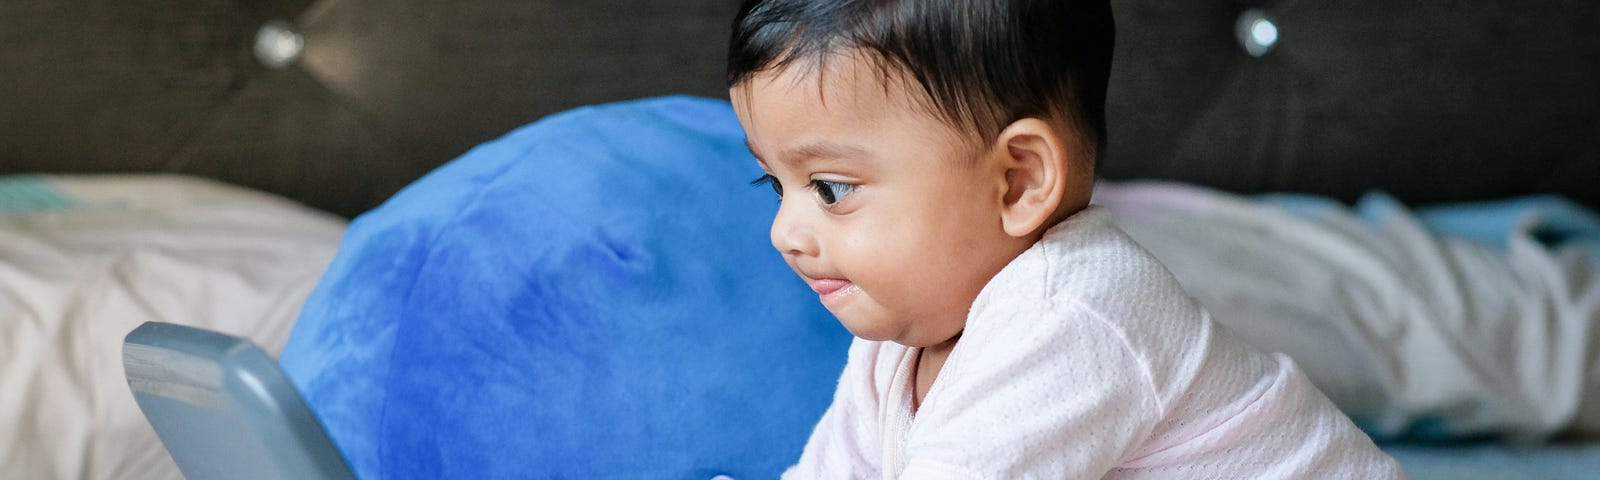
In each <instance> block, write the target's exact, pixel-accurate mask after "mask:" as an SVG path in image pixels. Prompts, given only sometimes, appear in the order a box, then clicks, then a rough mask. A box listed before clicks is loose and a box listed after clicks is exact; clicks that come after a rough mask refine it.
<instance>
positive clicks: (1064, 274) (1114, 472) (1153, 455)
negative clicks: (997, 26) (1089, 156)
mask: <svg viewBox="0 0 1600 480" xmlns="http://www.w3.org/2000/svg"><path fill="white" fill-rule="evenodd" d="M917 353H918V349H916V348H909V347H905V346H901V345H898V344H895V343H891V342H873V341H865V340H859V339H858V340H856V341H855V343H854V344H853V345H851V347H850V358H849V363H848V364H847V365H846V366H845V371H844V375H843V376H842V378H840V379H839V388H838V390H837V391H836V392H835V394H834V400H833V404H832V405H831V406H830V407H829V408H828V411H827V413H826V414H824V415H823V417H822V420H821V422H820V423H818V424H817V427H816V430H815V431H814V432H813V433H812V435H811V439H810V441H809V442H808V443H807V444H806V447H805V451H804V453H803V454H802V455H801V457H800V462H799V464H797V465H795V466H794V467H792V468H790V469H789V471H788V472H786V473H784V478H785V479H846V478H885V479H893V478H907V479H917V480H922V479H942V478H960V479H979V478H995V479H1013V478H1050V479H1062V478H1073V479H1077V478H1163V479H1165V478H1252V479H1259V478H1285V479H1289V478H1294V479H1299V478H1351V479H1386V478H1404V474H1403V473H1402V472H1401V471H1400V467H1399V465H1398V464H1397V463H1395V461H1394V460H1393V459H1391V458H1389V456H1387V455H1385V454H1384V453H1383V452H1381V451H1379V450H1378V449H1377V447H1375V446H1374V445H1373V444H1372V441H1371V440H1370V439H1368V438H1367V436H1366V435H1365V434H1363V433H1361V431H1360V430H1357V429H1356V428H1355V426H1354V425H1353V424H1351V423H1350V420H1349V419H1348V418H1346V417H1345V416H1344V415H1343V414H1341V413H1340V412H1339V411H1338V410H1337V409H1335V408H1334V406H1333V404H1332V403H1331V402H1329V401H1328V399H1327V398H1326V397H1324V396H1323V395H1322V393H1321V392H1319V391H1317V389H1316V387H1314V386H1312V385H1311V383H1310V382H1309V381H1307V380H1306V378H1305V376H1304V375H1302V374H1301V373H1300V371H1299V370H1298V369H1297V368H1296V367H1295V365H1294V363H1293V362H1292V361H1291V360H1290V359H1289V358H1288V357H1287V356H1284V355H1282V354H1272V355H1269V354H1265V353H1261V352H1258V351H1256V350H1253V349H1251V348H1250V347H1248V346H1246V345H1245V344H1244V343H1242V342H1240V341H1239V340H1238V339H1236V338H1235V337H1234V336H1233V335H1232V334H1231V333H1229V332H1228V331H1227V330H1226V329H1225V328H1223V327H1221V326H1219V325H1217V324H1216V323H1214V322H1212V321H1211V319H1210V317H1209V316H1208V314H1207V313H1206V311H1205V310H1204V309H1203V308H1201V307H1200V305H1199V304H1197V303H1196V302H1195V301H1194V300H1193V299H1191V298H1189V296H1187V295H1186V294H1185V293H1184V292H1183V290H1182V289H1181V288H1180V287H1179V286H1178V283H1177V281H1176V280H1174V279H1173V277H1172V275H1171V274H1169V273H1168V272H1167V270H1166V269H1165V268H1163V267H1162V266H1161V265H1160V264H1159V263H1157V262H1156V260H1155V259H1154V258H1152V257H1151V256H1150V254H1148V253H1146V252H1145V251H1144V249H1142V248H1140V247H1139V246H1138V245H1137V244H1135V243H1134V242H1133V241H1132V240H1130V239H1129V238H1128V237H1127V236H1126V235H1125V234H1123V233H1122V231H1121V230H1119V229H1117V227H1116V226H1114V225H1113V224H1112V222H1111V219H1110V216H1109V214H1107V213H1106V212H1105V211H1104V210H1102V209H1101V208H1099V207H1090V208H1088V209H1086V210H1084V211H1083V212H1080V213H1078V214H1076V215H1073V216H1072V217H1071V218H1069V219H1067V220H1066V221H1064V222H1062V223H1061V224H1060V225H1057V226H1055V227H1052V228H1051V229H1050V231H1048V232H1047V233H1046V234H1045V236H1044V239H1042V240H1040V241H1039V243H1037V244H1035V245H1034V246H1033V247H1032V248H1030V249H1028V250H1027V251H1026V252H1024V253H1023V254H1022V255H1020V256H1018V257H1017V259H1016V260H1013V261H1012V262H1011V263H1010V264H1009V265H1007V266H1006V267H1005V269H1003V270H1001V272H1000V273H999V274H997V275H995V277H994V279H993V280H991V281H990V282H989V284H988V285H987V286H985V287H984V289H983V291H982V292H981V293H979V294H978V297H977V300H976V301H974V302H973V305H972V311H971V312H970V313H969V314H968V316H967V326H966V330H965V331H964V332H963V334H962V337H961V340H960V341H959V342H958V343H957V344H956V347H955V350H954V351H953V352H951V354H950V358H949V359H948V360H947V361H946V363H945V365H944V368H943V370H942V371H941V372H940V373H939V378H938V380H937V381H936V382H934V384H933V387H932V389H931V390H930V391H929V392H928V395H927V397H926V398H925V399H924V401H923V402H922V405H921V408H920V409H918V410H917V411H915V412H913V411H912V408H911V396H912V388H913V387H912V386H913V384H914V383H913V379H914V375H913V374H914V371H913V366H914V365H915V364H916V358H917Z"/></svg>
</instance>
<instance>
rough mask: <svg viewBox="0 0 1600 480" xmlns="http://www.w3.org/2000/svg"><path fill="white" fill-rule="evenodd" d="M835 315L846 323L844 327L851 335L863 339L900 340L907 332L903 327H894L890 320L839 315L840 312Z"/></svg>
mask: <svg viewBox="0 0 1600 480" xmlns="http://www.w3.org/2000/svg"><path fill="white" fill-rule="evenodd" d="M833 316H834V317H835V318H838V319H839V323H840V324H841V325H844V329H845V330H849V331H850V334H851V335H855V336H856V338H860V339H862V340H872V341H875V342H883V341H891V340H898V339H899V338H900V337H901V335H903V334H904V333H905V332H904V331H902V330H901V329H898V328H894V326H893V325H891V324H889V323H888V322H883V321H874V320H871V319H863V318H856V317H859V316H856V317H852V316H845V315H839V314H838V313H835V314H834V315H833Z"/></svg>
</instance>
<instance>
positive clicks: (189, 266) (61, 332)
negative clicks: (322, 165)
mask: <svg viewBox="0 0 1600 480" xmlns="http://www.w3.org/2000/svg"><path fill="white" fill-rule="evenodd" d="M10 180H12V181H13V182H12V183H13V184H12V187H16V186H17V185H16V183H17V182H24V183H29V185H27V187H29V189H27V190H17V189H15V188H13V193H15V192H18V191H21V192H22V194H27V195H32V196H33V197H38V196H40V195H41V194H43V195H47V196H48V195H55V196H57V197H59V198H49V199H46V200H47V201H34V202H33V203H34V204H35V205H40V206H41V208H39V209H34V210H43V211H18V210H19V209H18V208H11V209H0V477H3V478H28V479H67V478H73V479H111V478H118V479H121V478H181V477H180V475H179V473H178V471H177V468H176V466H175V465H173V463H172V460H171V459H170V457H168V456H167V454H166V452H165V450H164V449H162V447H161V444H160V441H159V440H158V439H157V437H156V435H155V433H154V431H152V430H151V429H150V427H149V424H148V423H146V422H145V420H144V417H143V416H142V415H141V414H140V413H139V410H138V406H137V405H136V404H135V403H134V401H133V397H132V395H131V394H130V393H129V391H128V387H127V383H126V380H124V377H123V371H122V360H121V353H122V338H123V336H124V335H126V334H127V332H129V331H130V330H132V329H133V328H134V327H136V326H138V325H139V324H140V323H142V322H145V321H164V322H173V323H181V324H187V325H195V326H201V327H204V328H209V329H212V330H216V331H220V332H224V333H229V334H233V335H238V336H243V337H247V338H250V339H253V340H255V341H256V343H258V344H260V345H261V346H262V348H264V349H266V350H268V351H269V352H272V353H273V354H276V352H277V351H278V350H279V349H281V348H282V346H283V343H284V341H285V340H286V339H287V337H288V334H289V330H290V328H291V327H292V325H293V321H294V318H295V316H296V315H297V313H298V311H299V307H300V304H301V303H302V302H303V301H304V299H305V296H306V295H307V294H308V293H309V292H310V290H311V288H312V287H313V286H314V285H315V283H316V281H317V279H318V277H319V276H320V275H321V273H322V271H323V269H324V268H325V267H326V266H327V264H328V262H329V261H330V260H331V259H332V256H333V254H334V251H335V250H336V249H337V247H338V244H339V238H340V236H341V235H342V233H343V230H344V221H343V220H341V219H338V218H336V217H334V216H332V215H328V214H324V213H320V212H317V211H314V210H311V209H309V208H305V207H302V206H299V205H297V204H294V203H292V202H288V201H286V200H283V199H280V198H277V197H273V196H269V195H265V194H260V193H255V192H252V191H248V190H245V189H242V188H237V187H232V186H228V185H224V184H221V183H217V182H212V181H207V180H201V179H196V178H190V177H178V176H53V177H31V178H23V179H21V180H18V179H17V178H16V177H13V178H12V179H10ZM41 192H42V193H41ZM32 200H39V199H38V198H32ZM22 210H26V209H22Z"/></svg>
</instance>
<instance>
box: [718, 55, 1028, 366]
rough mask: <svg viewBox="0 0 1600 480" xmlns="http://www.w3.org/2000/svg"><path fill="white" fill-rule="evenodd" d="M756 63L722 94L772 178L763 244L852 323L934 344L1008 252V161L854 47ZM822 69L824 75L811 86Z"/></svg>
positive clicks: (962, 315) (881, 334)
mask: <svg viewBox="0 0 1600 480" xmlns="http://www.w3.org/2000/svg"><path fill="white" fill-rule="evenodd" d="M827 65H828V71H827V72H825V73H824V74H823V75H821V76H819V75H816V74H815V73H812V72H811V71H809V70H806V69H804V68H790V69H786V70H785V71H779V72H774V73H766V74H762V75H758V76H757V77H755V78H754V79H752V80H750V81H747V82H745V83H744V84H741V85H740V86H738V87H735V88H734V89H733V90H732V91H731V92H730V93H731V98H732V100H733V105H734V109H735V110H736V111H737V113H738V115H739V121H740V123H742V124H743V126H744V130H745V133H746V135H747V137H748V140H749V143H750V147H751V150H752V151H753V152H754V153H755V154H756V156H757V157H758V158H759V159H760V162H761V166H762V168H763V169H765V170H766V171H767V173H768V174H769V175H770V177H771V180H772V182H773V184H774V186H775V187H777V188H779V189H781V192H782V194H781V205H780V207H779V209H778V214H777V218H775V219H773V221H772V246H773V247H775V248H777V249H778V251H779V252H780V253H782V254H783V257H784V259H785V260H786V261H788V263H789V267H790V268H793V269H794V271H795V273H797V274H799V275H800V277H801V278H803V279H805V281H806V283H808V284H810V285H811V288H812V289H813V290H815V291H816V292H817V294H818V296H819V297H820V298H821V300H822V303H823V304H824V305H826V306H827V308H828V310H829V311H831V312H833V314H834V315H835V316H836V317H838V318H839V320H840V321H841V322H842V323H843V324H844V326H845V327H846V328H847V329H849V330H850V332H851V333H854V334H855V335H856V336H858V337H861V338H865V339H869V340H891V341H895V342H897V343H900V344H903V345H908V346H932V345H938V344H941V343H944V342H946V341H948V340H950V339H952V338H953V337H954V336H956V335H957V334H959V333H960V332H961V331H962V329H963V328H964V325H965V321H966V315H967V311H968V309H970V308H971V306H972V301H973V299H974V298H975V297H976V296H977V294H978V292H979V290H981V289H982V288H983V286H984V284H986V283H987V282H988V281H989V279H990V278H992V277H993V276H994V274H995V273H996V272H998V271H999V270H1000V269H1001V268H1003V267H1004V266H1005V265H1006V263H1008V262H1009V261H1010V260H1011V258H1013V257H1014V256H1015V254H1016V253H1017V252H1016V251H1014V250H1013V249H1011V248H1009V247H1008V246H1009V245H1013V244H1014V243H1013V242H1015V239H1013V238H1010V237H1008V236H1007V235H1006V234H1005V232H1004V230H1003V229H1002V225H1001V218H1000V212H999V209H1000V206H1001V204H1002V201H1003V199H1002V196H1003V195H1004V184H1005V179H1004V177H1005V173H1004V170H1003V169H1002V168H1000V167H999V165H998V162H995V161H991V160H990V159H989V156H988V155H987V154H986V153H985V152H984V150H983V149H982V148H978V147H974V146H971V145H969V144H968V143H965V142H963V141H962V138H963V137H962V136H961V135H960V134H958V133H957V132H956V131H955V130H954V129H953V128H952V127H950V126H948V125H946V124H945V123H944V122H943V121H941V119H940V118H939V117H937V116H935V115H934V114H933V113H931V112H930V111H928V110H927V109H926V107H922V106H921V104H919V103H918V102H916V101H914V98H916V97H912V96H911V94H912V93H919V94H920V92H913V91H910V90H907V88H906V85H905V84H903V83H901V82H898V81H891V82H888V83H889V84H890V85H889V86H888V87H887V88H886V87H885V85H884V83H885V82H883V81H881V80H880V79H879V77H878V70H877V68H876V67H875V66H874V65H872V64H871V63H868V62H867V61H865V60H860V59H854V60H851V59H847V58H845V57H843V56H840V57H835V58H834V59H833V60H831V61H830V62H829V63H828V64H827ZM819 78H821V79H822V80H821V81H822V85H821V86H820V89H819V85H818V79H819Z"/></svg>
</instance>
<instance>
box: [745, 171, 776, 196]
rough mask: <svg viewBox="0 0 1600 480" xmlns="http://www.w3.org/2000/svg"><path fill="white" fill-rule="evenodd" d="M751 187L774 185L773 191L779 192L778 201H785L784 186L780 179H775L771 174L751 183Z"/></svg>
mask: <svg viewBox="0 0 1600 480" xmlns="http://www.w3.org/2000/svg"><path fill="white" fill-rule="evenodd" d="M750 185H752V186H761V185H772V191H774V192H778V199H780V200H781V199H783V184H781V183H778V177H774V176H772V174H770V173H769V174H765V175H762V176H761V178H757V179H755V181H752V182H750Z"/></svg>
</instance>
